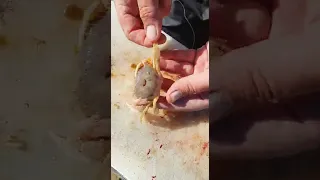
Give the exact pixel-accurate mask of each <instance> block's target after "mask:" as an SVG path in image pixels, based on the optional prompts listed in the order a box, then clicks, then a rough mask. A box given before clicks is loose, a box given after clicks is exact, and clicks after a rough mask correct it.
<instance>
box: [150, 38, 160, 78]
mask: <svg viewBox="0 0 320 180" xmlns="http://www.w3.org/2000/svg"><path fill="white" fill-rule="evenodd" d="M159 61H160V49H159V47H158V45H157V44H153V62H152V65H153V68H154V69H155V70H156V71H157V73H158V74H159V75H161V72H160V62H159Z"/></svg>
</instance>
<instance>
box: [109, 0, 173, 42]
mask: <svg viewBox="0 0 320 180" xmlns="http://www.w3.org/2000/svg"><path fill="white" fill-rule="evenodd" d="M114 2H115V7H116V11H117V15H118V19H119V23H120V25H121V27H122V30H123V32H124V34H125V35H126V36H127V38H128V39H129V40H131V41H132V42H135V43H137V44H139V45H141V46H145V47H152V44H153V43H155V42H157V43H158V44H162V43H164V42H165V36H164V35H163V34H162V33H161V26H162V18H163V17H164V16H166V15H168V14H169V12H170V8H171V0H161V1H160V0H159V1H158V0H117V1H114ZM148 26H150V27H151V26H154V27H155V31H154V32H153V31H152V28H151V29H149V30H148Z"/></svg>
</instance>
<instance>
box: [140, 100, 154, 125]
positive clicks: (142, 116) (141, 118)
mask: <svg viewBox="0 0 320 180" xmlns="http://www.w3.org/2000/svg"><path fill="white" fill-rule="evenodd" d="M151 104H152V103H149V104H148V105H147V106H146V107H145V108H144V110H143V111H142V113H141V116H140V121H142V120H143V119H144V116H145V115H146V114H147V111H148V110H149V107H150V106H151Z"/></svg>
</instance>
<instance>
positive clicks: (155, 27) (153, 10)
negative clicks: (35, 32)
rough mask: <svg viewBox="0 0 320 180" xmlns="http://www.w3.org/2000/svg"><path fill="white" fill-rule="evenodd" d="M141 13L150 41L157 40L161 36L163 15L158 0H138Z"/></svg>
mask: <svg viewBox="0 0 320 180" xmlns="http://www.w3.org/2000/svg"><path fill="white" fill-rule="evenodd" d="M138 6H139V14H140V18H141V20H142V22H143V25H144V28H145V30H146V36H147V38H148V39H149V40H150V41H157V40H158V39H159V38H160V36H161V26H162V25H161V24H162V21H161V19H160V18H161V17H160V15H159V2H158V0H138Z"/></svg>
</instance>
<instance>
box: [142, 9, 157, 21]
mask: <svg viewBox="0 0 320 180" xmlns="http://www.w3.org/2000/svg"><path fill="white" fill-rule="evenodd" d="M139 13H140V18H141V19H148V18H153V17H155V16H156V10H155V9H154V8H153V7H150V6H142V7H139Z"/></svg>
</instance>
